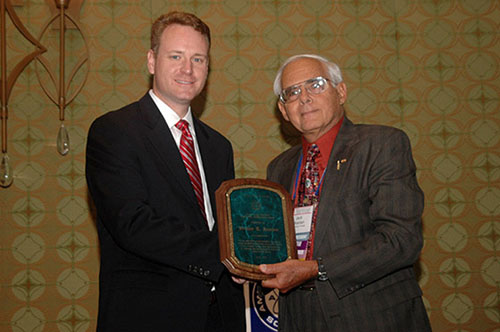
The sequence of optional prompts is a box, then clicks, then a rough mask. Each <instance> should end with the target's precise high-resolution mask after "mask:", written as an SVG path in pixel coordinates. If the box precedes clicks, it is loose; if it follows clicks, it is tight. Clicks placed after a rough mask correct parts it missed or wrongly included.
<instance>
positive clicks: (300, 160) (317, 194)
mask: <svg viewBox="0 0 500 332" xmlns="http://www.w3.org/2000/svg"><path fill="white" fill-rule="evenodd" d="M302 158H303V154H301V155H300V159H299V165H298V167H297V172H296V174H295V185H294V186H293V201H294V202H295V197H296V196H297V189H298V188H297V186H298V182H299V175H300V168H301V167H302ZM327 168H328V166H327ZM325 173H326V168H325V170H324V171H323V174H322V175H321V180H320V181H319V185H318V188H316V192H315V194H316V196H319V188H321V184H322V183H323V178H324V177H325Z"/></svg>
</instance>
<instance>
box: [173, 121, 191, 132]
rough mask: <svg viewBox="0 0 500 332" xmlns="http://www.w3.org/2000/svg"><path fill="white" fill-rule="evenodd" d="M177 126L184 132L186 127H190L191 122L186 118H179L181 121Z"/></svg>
mask: <svg viewBox="0 0 500 332" xmlns="http://www.w3.org/2000/svg"><path fill="white" fill-rule="evenodd" d="M175 126H176V127H177V129H179V130H181V131H182V132H184V131H185V130H186V129H189V123H188V122H187V121H186V120H179V122H177V123H176V124H175Z"/></svg>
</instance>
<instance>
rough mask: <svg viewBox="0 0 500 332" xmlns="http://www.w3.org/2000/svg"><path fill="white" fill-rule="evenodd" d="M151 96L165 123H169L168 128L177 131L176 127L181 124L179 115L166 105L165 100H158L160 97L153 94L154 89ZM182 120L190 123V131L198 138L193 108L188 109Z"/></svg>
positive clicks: (150, 92) (151, 90) (150, 93)
mask: <svg viewBox="0 0 500 332" xmlns="http://www.w3.org/2000/svg"><path fill="white" fill-rule="evenodd" d="M149 95H150V96H151V98H152V99H153V101H154V103H155V104H156V106H157V107H158V109H159V110H160V113H161V115H162V116H163V118H164V119H165V121H166V122H167V125H168V127H169V128H170V129H172V128H176V129H177V127H175V125H176V124H177V122H179V120H181V118H180V117H179V115H177V113H175V111H174V110H173V109H172V108H171V107H170V106H168V105H167V104H166V103H164V102H163V100H161V99H160V98H158V96H157V95H155V93H154V92H153V89H150V90H149ZM182 120H186V121H187V122H188V123H189V130H190V132H191V135H192V136H196V133H195V130H194V121H193V113H192V112H191V106H189V107H188V111H187V113H186V115H185V116H184V117H183V118H182Z"/></svg>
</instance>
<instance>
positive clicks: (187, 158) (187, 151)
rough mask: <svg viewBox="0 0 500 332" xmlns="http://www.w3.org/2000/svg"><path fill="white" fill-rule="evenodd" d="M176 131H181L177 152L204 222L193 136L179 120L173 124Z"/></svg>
mask: <svg viewBox="0 0 500 332" xmlns="http://www.w3.org/2000/svg"><path fill="white" fill-rule="evenodd" d="M175 126H176V127H177V129H179V130H181V131H182V137H181V143H180V145H179V150H180V152H181V156H182V160H183V161H184V166H186V170H187V172H188V174H189V178H190V179H191V184H192V185H193V190H194V194H195V195H196V198H197V199H198V204H199V205H200V209H201V212H202V213H203V217H204V218H205V220H206V219H207V217H206V214H205V204H204V202H203V186H202V184H201V176H200V169H199V167H198V162H197V161H196V154H195V152H194V142H193V136H191V132H190V131H189V123H188V122H187V121H186V120H180V121H179V122H177V123H176V124H175Z"/></svg>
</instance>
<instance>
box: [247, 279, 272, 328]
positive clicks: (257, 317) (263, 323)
mask: <svg viewBox="0 0 500 332" xmlns="http://www.w3.org/2000/svg"><path fill="white" fill-rule="evenodd" d="M244 289H245V306H246V320H247V332H270V331H278V298H279V292H278V290H277V289H269V288H263V287H262V286H261V285H260V283H255V282H250V283H247V284H245V287H244Z"/></svg>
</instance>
